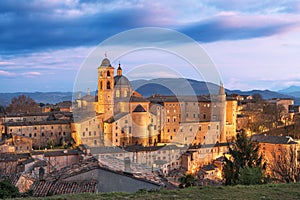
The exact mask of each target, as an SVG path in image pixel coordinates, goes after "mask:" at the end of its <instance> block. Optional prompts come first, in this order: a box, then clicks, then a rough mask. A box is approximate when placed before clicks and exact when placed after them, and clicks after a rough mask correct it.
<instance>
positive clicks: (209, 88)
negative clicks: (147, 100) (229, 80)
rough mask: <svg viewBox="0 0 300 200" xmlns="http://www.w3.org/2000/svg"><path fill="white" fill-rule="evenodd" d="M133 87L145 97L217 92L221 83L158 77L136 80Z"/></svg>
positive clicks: (132, 83) (132, 82)
mask: <svg viewBox="0 0 300 200" xmlns="http://www.w3.org/2000/svg"><path fill="white" fill-rule="evenodd" d="M130 84H131V86H132V88H134V90H136V91H137V92H139V93H141V94H142V95H143V96H145V97H149V96H151V95H154V94H162V95H174V94H176V95H195V94H196V95H204V94H209V93H213V94H217V93H218V92H219V85H216V84H213V83H206V82H204V81H196V80H192V79H184V78H158V79H152V80H134V81H131V82H130Z"/></svg>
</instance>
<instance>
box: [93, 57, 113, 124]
mask: <svg viewBox="0 0 300 200" xmlns="http://www.w3.org/2000/svg"><path fill="white" fill-rule="evenodd" d="M114 70H115V68H113V67H112V66H111V64H110V61H109V59H108V58H106V57H105V58H104V59H103V60H102V62H101V65H100V66H99V67H98V103H97V106H96V112H97V113H99V114H103V119H104V120H105V119H108V118H110V117H111V116H113V114H114Z"/></svg>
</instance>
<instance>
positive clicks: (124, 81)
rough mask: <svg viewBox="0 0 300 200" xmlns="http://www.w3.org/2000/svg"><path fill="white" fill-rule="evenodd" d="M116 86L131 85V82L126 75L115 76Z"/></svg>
mask: <svg viewBox="0 0 300 200" xmlns="http://www.w3.org/2000/svg"><path fill="white" fill-rule="evenodd" d="M115 87H130V82H129V80H128V78H126V76H123V75H121V76H115Z"/></svg>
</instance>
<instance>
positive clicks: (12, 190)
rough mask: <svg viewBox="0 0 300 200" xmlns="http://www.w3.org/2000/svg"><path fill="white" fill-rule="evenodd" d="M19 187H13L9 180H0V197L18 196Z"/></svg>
mask: <svg viewBox="0 0 300 200" xmlns="http://www.w3.org/2000/svg"><path fill="white" fill-rule="evenodd" d="M19 196H20V193H19V189H18V188H17V187H15V186H14V185H13V184H11V182H10V181H9V180H3V181H1V182H0V198H1V199H6V198H15V197H19Z"/></svg>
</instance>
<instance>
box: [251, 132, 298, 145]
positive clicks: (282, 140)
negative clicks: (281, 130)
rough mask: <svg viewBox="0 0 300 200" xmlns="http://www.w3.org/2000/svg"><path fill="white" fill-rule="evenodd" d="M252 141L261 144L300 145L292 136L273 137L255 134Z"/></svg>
mask: <svg viewBox="0 0 300 200" xmlns="http://www.w3.org/2000/svg"><path fill="white" fill-rule="evenodd" d="M251 140H252V141H256V142H259V143H271V144H298V143H297V142H295V141H294V140H293V138H291V137H290V136H273V135H265V134H255V135H253V136H252V137H251Z"/></svg>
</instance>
